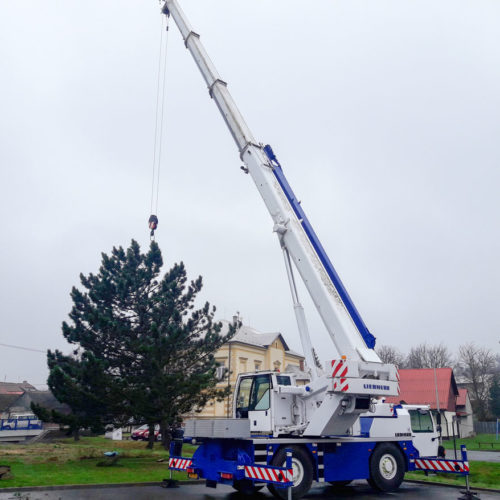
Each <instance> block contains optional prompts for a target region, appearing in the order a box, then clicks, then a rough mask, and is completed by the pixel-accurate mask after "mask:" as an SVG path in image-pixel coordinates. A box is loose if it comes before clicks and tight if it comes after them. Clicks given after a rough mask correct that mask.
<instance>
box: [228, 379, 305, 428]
mask: <svg viewBox="0 0 500 500" xmlns="http://www.w3.org/2000/svg"><path fill="white" fill-rule="evenodd" d="M292 386H295V375H294V374H291V373H287V374H282V373H279V372H273V371H265V372H256V373H241V374H240V375H238V380H237V382H236V389H235V392H234V400H233V417H234V418H248V419H249V420H250V432H251V433H253V434H255V433H257V434H274V435H276V430H277V429H276V425H275V424H274V422H276V423H279V424H280V426H290V425H293V424H294V422H293V420H292V415H291V412H290V403H291V402H292V401H291V396H292V394H290V393H289V392H288V391H289V390H290V389H291V388H292ZM287 389H288V391H287Z"/></svg>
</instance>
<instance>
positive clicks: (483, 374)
mask: <svg viewBox="0 0 500 500" xmlns="http://www.w3.org/2000/svg"><path fill="white" fill-rule="evenodd" d="M458 352H459V364H460V368H461V375H462V376H463V377H464V378H465V380H466V381H467V383H468V386H469V390H470V394H471V399H472V400H473V401H472V402H473V406H474V411H475V413H476V415H477V418H478V419H479V420H484V419H486V418H487V416H488V409H489V396H490V394H489V392H490V385H491V380H492V375H493V373H494V371H495V368H496V359H495V356H494V354H493V352H492V350H491V349H487V348H486V347H478V346H477V345H476V344H474V343H473V342H470V343H468V344H464V345H461V346H460V347H459V351H458Z"/></svg>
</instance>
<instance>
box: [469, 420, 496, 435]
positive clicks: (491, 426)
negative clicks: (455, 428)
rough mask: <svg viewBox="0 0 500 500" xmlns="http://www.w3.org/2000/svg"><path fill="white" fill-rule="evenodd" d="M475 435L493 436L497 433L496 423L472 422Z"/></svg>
mask: <svg viewBox="0 0 500 500" xmlns="http://www.w3.org/2000/svg"><path fill="white" fill-rule="evenodd" d="M474 432H475V433H476V434H495V433H496V432H497V423H496V422H474Z"/></svg>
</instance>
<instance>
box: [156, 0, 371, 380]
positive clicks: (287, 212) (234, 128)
mask: <svg viewBox="0 0 500 500" xmlns="http://www.w3.org/2000/svg"><path fill="white" fill-rule="evenodd" d="M163 12H164V13H165V14H166V15H171V16H172V18H173V19H174V21H175V23H176V24H177V26H178V28H179V30H180V32H181V34H182V37H183V39H184V43H185V46H186V48H187V49H188V50H189V52H190V53H191V55H192V56H193V59H194V60H195V62H196V64H197V66H198V68H199V70H200V72H201V74H202V76H203V78H204V80H205V82H206V84H207V87H208V91H209V93H210V96H211V97H212V98H213V99H214V101H215V103H216V104H217V107H218V108H219V111H220V113H221V115H222V117H223V118H224V120H225V122H226V125H227V126H228V128H229V131H230V132H231V135H232V137H233V139H234V141H235V142H236V145H237V147H238V151H239V153H240V157H241V159H242V161H243V162H244V164H245V166H246V169H248V173H249V174H250V176H251V177H252V179H253V181H254V182H255V185H256V187H257V189H258V191H259V193H260V195H261V196H262V199H263V200H264V203H265V204H266V207H267V209H268V211H269V214H270V215H271V217H272V219H273V222H274V231H275V232H276V233H277V235H278V237H279V240H280V244H281V247H282V249H283V252H284V257H285V265H286V268H287V273H288V277H289V281H290V286H291V289H292V297H293V301H294V308H295V313H296V317H297V322H298V326H299V332H300V336H301V342H302V347H303V349H304V355H305V357H306V362H307V364H308V366H309V368H310V369H311V371H313V370H314V368H313V367H314V366H315V364H314V360H313V354H312V346H311V340H310V337H309V333H308V331H307V325H306V322H305V316H304V312H303V309H302V306H301V305H300V303H299V300H298V295H297V290H296V287H295V280H294V277H293V272H292V267H291V265H290V260H291V261H293V263H294V265H295V267H296V269H297V270H298V272H299V274H300V276H301V278H302V280H303V282H304V284H305V286H306V288H307V290H308V292H309V294H310V296H311V297H312V300H313V302H314V304H315V306H316V308H317V310H318V312H319V314H320V316H321V318H322V320H323V323H324V325H325V327H326V329H327V331H328V332H329V334H330V337H331V339H332V341H333V343H334V345H335V347H336V349H337V351H338V354H339V356H345V357H346V358H347V359H348V360H353V361H354V360H360V361H370V362H380V358H379V357H378V355H377V354H376V352H375V351H374V349H373V348H374V346H375V337H374V336H373V335H372V334H371V333H370V332H369V331H368V328H367V327H366V325H365V323H364V322H363V320H362V318H361V316H360V314H359V312H358V311H357V309H356V307H355V306H354V304H353V302H352V300H351V298H350V297H349V294H348V293H347V291H346V289H345V288H344V286H343V284H342V282H341V281H340V278H339V276H338V274H337V273H336V271H335V269H334V267H333V265H332V263H331V262H330V259H329V258H328V256H327V254H326V252H325V250H324V249H323V247H322V245H321V243H320V241H319V239H318V237H317V236H316V234H315V232H314V230H313V228H312V226H311V224H310V222H309V220H308V219H307V217H306V215H305V213H304V211H303V210H302V207H301V206H300V202H299V201H298V200H297V197H296V196H295V195H294V193H293V191H292V189H291V187H290V185H289V184H288V182H287V180H286V178H285V175H284V173H283V169H282V167H281V165H280V164H279V162H278V160H277V158H276V156H275V155H274V153H273V151H272V149H271V148H270V146H265V147H264V146H262V145H261V144H260V143H258V142H257V141H256V140H255V138H254V136H253V134H252V132H251V131H250V129H249V127H248V126H247V124H246V122H245V120H244V118H243V116H242V115H241V113H240V111H239V110H238V108H237V106H236V104H235V102H234V100H233V98H232V97H231V94H230V93H229V91H228V88H227V84H226V82H225V81H224V80H222V78H221V77H220V75H219V73H218V72H217V70H216V68H215V66H214V65H213V63H212V61H211V60H210V58H209V56H208V54H207V53H206V51H205V49H204V47H203V45H202V43H201V41H200V36H199V35H198V34H197V33H196V32H195V31H193V29H192V28H191V26H190V24H189V22H188V20H187V19H186V16H185V14H184V13H183V11H182V10H181V8H180V7H179V4H178V2H177V0H166V1H165V2H164V5H163ZM312 375H313V376H314V373H313V374H312Z"/></svg>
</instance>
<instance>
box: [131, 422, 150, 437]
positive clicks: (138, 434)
mask: <svg viewBox="0 0 500 500" xmlns="http://www.w3.org/2000/svg"><path fill="white" fill-rule="evenodd" d="M148 429H149V427H148V426H147V425H141V426H140V427H138V428H137V429H135V430H134V431H132V434H130V437H131V438H132V439H133V440H134V441H138V440H139V439H143V437H142V436H143V434H144V433H145V432H146V431H147V432H148V436H149V430H148Z"/></svg>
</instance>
